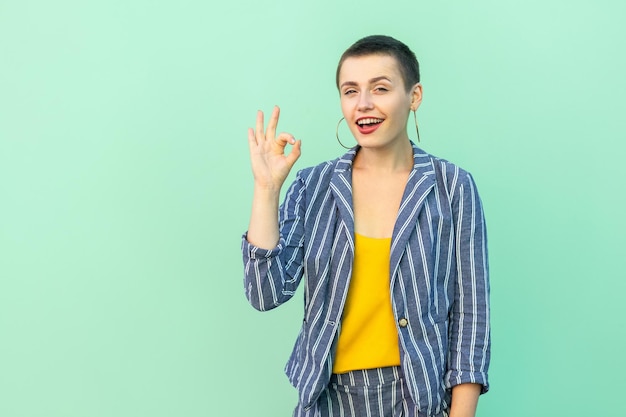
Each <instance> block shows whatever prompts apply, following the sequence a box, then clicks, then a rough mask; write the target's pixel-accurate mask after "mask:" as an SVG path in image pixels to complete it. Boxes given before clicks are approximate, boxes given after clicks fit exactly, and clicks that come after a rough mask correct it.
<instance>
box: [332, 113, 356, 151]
mask: <svg viewBox="0 0 626 417" xmlns="http://www.w3.org/2000/svg"><path fill="white" fill-rule="evenodd" d="M343 120H346V118H345V117H342V118H341V119H339V122H338V123H337V129H336V130H335V137H336V138H337V142H339V144H340V145H341V146H343V147H344V148H346V149H352V148H351V147H348V146H346V145H344V144H343V143H341V141H340V140H339V125H340V124H341V122H342V121H343Z"/></svg>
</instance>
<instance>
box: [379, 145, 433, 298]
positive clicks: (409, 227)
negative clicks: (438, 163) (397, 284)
mask: <svg viewBox="0 0 626 417" xmlns="http://www.w3.org/2000/svg"><path fill="white" fill-rule="evenodd" d="M434 174H435V171H434V169H433V162H432V160H431V157H430V155H428V154H427V153H425V152H424V151H422V150H421V149H419V148H418V147H417V146H415V144H413V171H411V174H410V175H409V179H408V181H407V184H406V188H405V190H404V195H403V196H402V202H401V203H400V209H399V210H398V217H397V218H396V224H395V226H394V230H393V235H392V239H391V259H390V265H389V267H390V269H389V272H390V274H391V276H392V277H393V276H394V275H395V274H396V272H397V270H398V268H399V266H400V260H401V259H402V254H403V253H404V248H405V247H406V244H407V242H408V240H409V237H410V236H411V234H412V233H413V232H414V231H415V228H416V223H417V218H418V215H419V213H420V211H421V209H422V207H423V206H424V201H425V200H426V196H427V195H428V193H430V192H431V190H432V189H433V188H434V186H435V175H434ZM392 289H393V280H392Z"/></svg>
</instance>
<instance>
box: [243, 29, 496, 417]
mask: <svg viewBox="0 0 626 417" xmlns="http://www.w3.org/2000/svg"><path fill="white" fill-rule="evenodd" d="M337 88H338V89H339V93H340V101H341V110H342V113H343V117H344V118H345V122H346V123H347V124H348V127H349V128H350V131H351V133H352V135H353V136H354V139H355V140H356V143H357V144H356V146H354V148H352V149H350V150H349V151H348V152H347V153H346V154H345V155H343V156H341V157H339V158H337V159H335V160H333V161H328V162H324V163H322V164H319V165H317V166H314V167H310V168H306V169H303V170H302V171H300V172H298V175H297V178H296V180H295V181H294V182H293V184H292V185H291V187H290V188H289V190H288V191H287V195H286V198H285V201H284V202H283V204H282V205H281V206H280V207H279V202H278V200H279V193H280V189H281V187H282V185H283V182H284V181H285V179H286V177H287V175H288V173H289V171H290V169H291V167H292V166H293V165H294V163H295V161H296V160H297V159H298V157H299V156H300V141H298V140H295V138H294V137H293V136H292V135H291V134H288V133H281V134H278V135H277V134H276V126H277V123H278V117H279V109H278V108H275V109H274V111H273V112H272V115H271V117H270V120H269V123H268V126H267V130H264V123H263V120H264V118H263V113H262V112H260V111H259V113H258V114H257V120H256V129H249V132H248V140H249V146H250V157H251V163H252V171H253V175H254V197H253V204H252V215H251V219H250V225H249V228H248V232H247V233H246V234H245V235H244V238H243V247H242V250H243V258H244V265H245V293H246V296H247V297H248V300H249V301H250V303H251V304H252V305H253V306H254V307H255V308H257V309H259V310H269V309H272V308H274V307H277V306H279V305H280V304H282V303H283V302H285V301H287V300H289V299H290V298H291V297H292V296H293V294H294V292H295V291H296V288H297V286H298V284H299V283H300V281H301V280H302V278H303V277H304V279H305V289H304V298H305V300H304V304H305V314H304V320H303V323H302V329H301V331H300V334H299V336H298V339H297V341H296V345H295V347H294V350H293V353H292V354H291V357H290V358H289V361H288V363H287V367H286V373H287V375H288V377H289V379H290V381H291V382H292V384H293V385H294V386H295V387H296V388H297V389H298V391H299V402H298V404H297V407H296V409H295V411H294V416H307V417H314V416H358V417H361V416H390V417H391V416H394V417H395V416H420V417H422V416H423V417H425V416H437V417H439V416H450V417H466V416H474V415H475V410H476V404H477V401H478V396H479V395H480V394H481V393H484V392H486V391H487V389H488V382H487V369H488V367H489V356H490V331H489V305H488V299H489V283H488V268H487V240H486V234H485V224H484V219H483V211H482V206H481V202H480V198H479V196H478V194H477V191H476V186H475V184H474V181H473V179H472V177H471V176H470V174H469V173H468V172H466V171H464V170H462V169H460V168H459V167H457V166H455V165H453V164H451V163H450V162H448V161H445V160H443V159H439V158H436V157H434V156H432V155H430V154H428V153H426V152H424V151H423V150H421V149H420V148H418V147H417V146H415V144H414V143H413V142H411V141H410V140H409V137H408V135H407V131H406V130H407V122H408V119H409V115H410V112H411V111H413V112H415V111H416V110H417V108H418V107H419V105H420V102H421V100H422V86H421V84H420V79H419V67H418V63H417V59H416V58H415V55H414V54H413V52H412V51H411V50H410V49H409V48H408V47H407V46H406V45H405V44H403V43H402V42H399V41H397V40H396V39H393V38H391V37H387V36H369V37H366V38H363V39H361V40H359V41H357V42H356V43H355V44H354V45H352V46H351V47H350V48H348V49H347V50H346V51H345V52H344V54H343V55H342V57H341V59H340V61H339V65H338V68H337ZM416 127H417V125H416ZM287 144H290V145H292V148H291V151H290V152H287V151H285V147H286V146H287Z"/></svg>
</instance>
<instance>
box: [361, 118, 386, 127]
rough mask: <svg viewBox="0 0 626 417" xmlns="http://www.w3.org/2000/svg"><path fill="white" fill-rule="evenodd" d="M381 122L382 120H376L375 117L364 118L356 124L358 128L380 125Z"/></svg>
mask: <svg viewBox="0 0 626 417" xmlns="http://www.w3.org/2000/svg"><path fill="white" fill-rule="evenodd" d="M383 120H384V119H378V118H376V117H366V118H364V119H359V120H357V121H356V124H357V125H359V127H370V126H374V125H379V124H381V123H382V122H383Z"/></svg>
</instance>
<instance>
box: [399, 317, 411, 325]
mask: <svg viewBox="0 0 626 417" xmlns="http://www.w3.org/2000/svg"><path fill="white" fill-rule="evenodd" d="M398 324H399V325H400V327H406V326H407V325H408V324H409V321H408V320H407V319H405V318H404V317H402V318H401V319H400V320H398Z"/></svg>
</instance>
